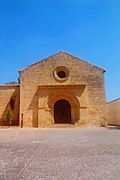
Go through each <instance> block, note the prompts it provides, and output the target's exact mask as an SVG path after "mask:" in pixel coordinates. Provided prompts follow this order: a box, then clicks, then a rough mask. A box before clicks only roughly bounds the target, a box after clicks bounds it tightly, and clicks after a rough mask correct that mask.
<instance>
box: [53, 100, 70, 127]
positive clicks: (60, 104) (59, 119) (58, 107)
mask: <svg viewBox="0 0 120 180" xmlns="http://www.w3.org/2000/svg"><path fill="white" fill-rule="evenodd" d="M54 123H55V124H71V105H70V103H69V102H68V101H66V100H64V99H61V100H58V101H57V102H56V103H55V104H54Z"/></svg>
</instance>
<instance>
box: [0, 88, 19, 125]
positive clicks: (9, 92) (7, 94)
mask: <svg viewBox="0 0 120 180" xmlns="http://www.w3.org/2000/svg"><path fill="white" fill-rule="evenodd" d="M11 98H12V99H14V103H15V104H14V109H13V125H19V105H20V88H19V85H1V86H0V125H9V123H8V121H7V113H8V111H9V110H10V109H11V107H10V100H11Z"/></svg>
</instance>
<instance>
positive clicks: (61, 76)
mask: <svg viewBox="0 0 120 180" xmlns="http://www.w3.org/2000/svg"><path fill="white" fill-rule="evenodd" d="M57 75H58V77H59V78H66V74H65V72H64V71H59V72H58V73H57Z"/></svg>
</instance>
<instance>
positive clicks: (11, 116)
mask: <svg viewBox="0 0 120 180" xmlns="http://www.w3.org/2000/svg"><path fill="white" fill-rule="evenodd" d="M7 121H8V123H9V124H10V125H11V124H12V122H13V112H12V110H9V111H8V112H7Z"/></svg>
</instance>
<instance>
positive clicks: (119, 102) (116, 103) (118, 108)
mask: <svg viewBox="0 0 120 180" xmlns="http://www.w3.org/2000/svg"><path fill="white" fill-rule="evenodd" d="M106 108H107V119H108V124H109V125H119V126H120V98H119V99H115V100H113V101H110V102H108V103H107V105H106Z"/></svg>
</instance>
